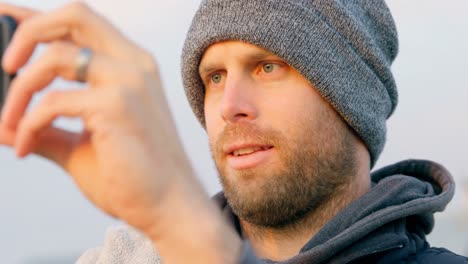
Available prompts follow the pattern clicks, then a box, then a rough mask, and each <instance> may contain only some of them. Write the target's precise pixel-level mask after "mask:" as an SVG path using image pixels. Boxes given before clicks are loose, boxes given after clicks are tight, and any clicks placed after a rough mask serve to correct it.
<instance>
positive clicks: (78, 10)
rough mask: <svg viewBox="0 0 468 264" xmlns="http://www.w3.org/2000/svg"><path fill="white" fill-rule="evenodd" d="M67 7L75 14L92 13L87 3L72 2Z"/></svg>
mask: <svg viewBox="0 0 468 264" xmlns="http://www.w3.org/2000/svg"><path fill="white" fill-rule="evenodd" d="M67 7H68V8H69V9H70V10H71V12H72V13H75V14H82V13H84V12H89V11H90V7H89V6H88V5H87V4H86V3H85V2H83V1H79V0H77V1H72V2H70V3H69V4H68V6H67Z"/></svg>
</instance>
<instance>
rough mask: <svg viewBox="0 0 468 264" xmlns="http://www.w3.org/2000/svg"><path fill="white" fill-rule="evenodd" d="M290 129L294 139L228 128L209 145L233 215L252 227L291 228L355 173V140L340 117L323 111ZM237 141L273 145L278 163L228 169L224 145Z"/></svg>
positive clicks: (269, 131)
mask: <svg viewBox="0 0 468 264" xmlns="http://www.w3.org/2000/svg"><path fill="white" fill-rule="evenodd" d="M306 119H307V118H306ZM314 121H315V122H314ZM291 128H294V130H295V131H296V134H289V133H288V135H285V134H284V133H281V132H280V131H278V130H274V129H272V128H261V127H259V126H257V125H254V124H252V123H238V124H228V125H226V127H225V129H224V131H223V132H222V133H221V134H220V136H219V137H218V139H217V140H216V142H211V141H210V148H211V151H212V155H213V158H214V160H215V164H216V168H217V170H218V172H219V177H220V181H221V184H222V186H223V189H224V195H225V197H226V199H227V201H228V203H229V205H230V206H231V208H232V210H233V212H234V213H235V214H236V215H237V216H238V217H239V218H240V219H242V220H244V221H246V222H248V223H250V224H253V225H256V226H259V227H268V228H282V227H285V226H290V225H293V224H295V223H297V222H299V221H300V220H301V219H303V218H305V216H307V215H308V214H309V213H310V212H312V211H314V210H315V209H317V208H319V207H320V206H321V205H323V204H325V203H327V202H328V201H331V200H332V199H334V198H335V197H337V196H338V194H339V192H340V190H342V189H343V188H342V187H344V186H346V185H347V184H348V183H349V182H350V179H352V177H351V176H352V175H354V174H355V172H356V157H355V146H356V143H355V141H354V140H355V139H354V138H353V137H354V135H353V132H352V131H351V130H350V128H349V127H347V125H346V124H345V123H344V121H343V120H341V118H340V117H339V116H337V114H335V113H330V112H327V111H321V113H320V116H319V117H318V118H317V119H314V120H307V121H305V122H301V123H298V124H295V125H293V126H291ZM238 138H242V139H244V140H247V141H248V142H255V143H259V144H264V145H271V146H274V151H275V152H276V153H275V154H278V159H276V160H277V161H276V162H274V163H273V162H272V163H269V164H268V165H265V164H262V166H257V167H254V168H250V169H244V170H237V171H233V170H229V169H228V167H227V164H226V158H225V157H226V156H225V153H223V146H224V145H225V144H227V143H229V142H233V141H234V140H235V139H238ZM213 143H214V144H213Z"/></svg>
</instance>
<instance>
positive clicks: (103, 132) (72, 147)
mask: <svg viewBox="0 0 468 264" xmlns="http://www.w3.org/2000/svg"><path fill="white" fill-rule="evenodd" d="M0 14H4V15H10V16H12V17H14V18H15V19H16V20H17V22H18V24H19V26H18V29H17V31H16V33H15V35H14V38H13V40H12V42H11V44H10V46H9V48H8V51H7V52H6V53H5V55H4V58H3V62H2V63H3V67H4V69H5V70H7V71H9V72H16V71H17V70H18V69H20V68H21V67H23V66H24V65H25V63H26V62H27V61H28V60H29V59H30V57H31V55H32V53H33V51H34V50H35V48H36V45H37V44H39V43H49V46H48V49H47V51H46V52H45V53H44V55H42V57H40V58H38V59H37V60H35V61H33V62H32V63H31V64H30V65H29V66H28V67H26V68H25V69H24V71H23V72H22V74H20V75H18V76H17V77H16V79H15V80H14V81H13V83H12V85H11V87H10V91H9V94H8V97H7V99H6V102H5V105H4V108H3V110H2V113H1V114H2V115H1V123H0V144H3V145H8V146H12V147H14V148H15V150H16V154H17V155H18V156H19V157H24V156H26V155H28V154H30V153H37V154H40V155H42V156H44V157H46V158H48V159H50V160H52V161H54V162H56V163H57V164H58V165H59V166H61V167H62V168H63V169H64V170H66V171H67V172H68V173H69V174H70V175H71V176H72V177H73V179H74V180H75V182H76V184H77V185H78V187H79V188H80V189H81V191H82V192H83V193H84V194H85V195H86V196H87V197H88V198H89V199H90V200H91V202H93V203H94V204H95V205H96V206H98V207H99V208H101V209H102V210H103V211H105V212H107V213H109V214H111V215H113V216H115V217H118V218H120V219H122V220H124V221H126V222H127V223H129V224H130V225H133V226H135V227H136V228H138V229H140V230H142V231H143V232H145V233H146V234H147V235H148V236H149V237H150V238H151V239H153V241H158V242H159V244H158V249H159V251H160V252H161V255H162V256H163V258H166V260H167V259H172V260H173V261H174V262H183V260H182V256H180V255H181V254H180V253H179V252H181V251H180V249H179V250H175V249H174V248H177V246H179V247H184V246H183V245H182V243H183V241H184V239H185V240H191V239H193V237H190V235H193V236H196V234H197V232H204V233H205V235H213V236H218V237H219V236H220V234H227V236H226V237H228V240H227V241H236V240H235V239H232V237H233V236H232V234H231V232H230V231H227V233H226V231H223V232H219V231H220V230H225V229H227V228H225V225H224V224H223V223H222V221H220V219H221V217H220V215H219V213H216V212H215V210H214V208H213V206H212V205H211V204H210V203H209V199H208V198H207V196H206V194H204V192H203V190H202V188H201V186H200V184H199V183H198V181H197V180H196V178H195V177H194V175H193V171H192V169H191V166H190V164H189V162H188V160H187V157H186V156H185V154H184V151H183V148H182V146H181V144H180V142H179V140H178V137H177V136H176V135H177V133H176V129H175V126H174V123H173V121H172V118H171V114H170V111H169V108H168V105H167V102H166V100H165V97H164V93H163V89H162V85H161V81H160V78H159V74H158V69H157V66H156V64H155V62H154V60H153V58H152V56H151V55H150V54H149V53H148V52H146V51H144V50H142V49H141V48H139V47H137V46H136V45H135V44H134V43H132V42H131V41H130V40H128V39H126V38H125V37H124V36H123V35H122V34H121V33H120V32H119V31H118V30H117V29H115V28H114V27H113V26H112V25H111V24H110V23H109V22H108V21H106V20H105V19H103V18H102V17H100V16H99V15H97V14H96V13H94V12H93V11H92V10H90V9H89V8H88V7H87V6H86V5H84V4H82V3H78V2H76V3H71V4H68V5H66V6H64V7H62V8H60V9H57V10H54V11H52V12H48V13H40V12H37V11H34V10H30V9H24V8H20V7H16V6H12V5H8V4H0ZM82 47H87V48H90V49H91V50H92V51H93V56H92V59H91V62H90V64H89V67H88V70H87V78H86V79H87V82H86V84H87V87H86V88H85V89H68V90H62V91H51V92H49V93H47V94H45V95H44V98H43V100H42V101H41V102H40V103H39V104H38V105H37V106H36V107H35V108H34V109H33V110H32V111H30V112H27V113H26V108H27V106H28V105H29V103H30V100H31V98H32V96H33V95H34V93H36V92H39V91H41V90H43V89H44V88H45V87H46V86H47V85H49V84H50V83H51V82H52V81H53V80H54V79H55V78H57V77H62V78H64V79H66V80H76V60H77V57H78V54H79V52H80V50H81V48H82ZM61 116H64V117H79V118H81V119H82V120H83V124H84V131H83V132H82V133H72V132H69V131H66V130H62V129H59V128H56V127H54V126H53V124H52V123H53V121H54V120H55V119H56V118H57V117H61ZM188 201H190V204H189V202H188ZM197 214H201V215H203V216H205V217H208V218H206V219H209V221H208V222H206V223H207V224H206V226H207V229H204V228H201V226H202V224H201V222H200V221H194V217H195V215H197ZM198 217H199V216H198ZM199 218H200V217H199ZM181 219H186V221H185V222H184V221H181ZM206 219H204V220H206ZM198 220H200V219H198ZM191 221H194V222H193V223H190V222H191ZM174 223H177V224H178V226H174ZM202 223H204V222H202ZM210 226H211V227H210ZM197 229H198V230H197ZM197 238H199V237H197ZM208 240H209V239H208ZM221 240H222V241H224V240H223V239H221ZM177 242H179V245H177V244H175V243H177ZM212 242H217V243H218V242H219V241H217V240H216V239H215V240H213V241H212ZM220 244H222V245H224V242H222V243H220ZM205 246H206V247H204V248H202V249H209V248H210V247H211V246H210V245H205ZM224 246H225V245H224ZM224 246H223V247H224ZM198 247H200V246H198ZM227 248H229V247H227ZM234 248H236V247H234ZM195 249H200V248H197V247H195ZM188 251H190V250H188ZM193 251H194V252H195V250H193ZM199 251H200V250H199ZM211 251H216V249H215V248H211ZM231 251H233V250H231ZM200 252H201V253H203V252H204V251H203V250H201V251H200ZM200 252H199V253H198V254H200ZM189 253H190V252H189ZM234 253H237V250H235V251H234ZM177 255H178V256H177ZM182 255H184V254H182ZM185 257H186V258H187V259H190V258H191V257H193V256H190V254H187V255H185ZM231 258H232V259H234V258H233V257H232V254H231ZM214 259H215V258H211V260H213V262H215V261H214ZM225 260H226V259H224V260H223V262H224V261H225ZM168 261H169V260H168ZM217 261H219V258H218V259H217ZM174 262H172V263H174ZM205 263H208V262H205Z"/></svg>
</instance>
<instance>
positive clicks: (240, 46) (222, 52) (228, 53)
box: [198, 40, 278, 73]
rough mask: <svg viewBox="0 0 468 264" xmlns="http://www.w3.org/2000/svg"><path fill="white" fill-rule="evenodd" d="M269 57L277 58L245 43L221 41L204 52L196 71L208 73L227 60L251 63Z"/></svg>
mask: <svg viewBox="0 0 468 264" xmlns="http://www.w3.org/2000/svg"><path fill="white" fill-rule="evenodd" d="M271 57H274V58H278V57H277V56H275V55H274V54H272V53H271V52H269V51H267V50H265V49H263V48H261V47H258V46H256V45H253V44H250V43H247V42H242V41H236V40H229V41H222V42H217V43H214V44H212V45H211V46H209V47H208V48H207V49H206V50H205V52H204V53H203V56H202V58H201V60H200V65H199V67H198V71H199V73H203V72H206V71H209V69H210V68H212V67H214V66H216V65H217V64H219V63H222V62H223V61H225V60H227V59H237V60H247V61H252V60H262V59H265V58H271Z"/></svg>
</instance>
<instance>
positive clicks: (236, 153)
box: [231, 146, 271, 157]
mask: <svg viewBox="0 0 468 264" xmlns="http://www.w3.org/2000/svg"><path fill="white" fill-rule="evenodd" d="M270 148H271V147H270V146H262V147H246V148H241V149H238V150H234V151H233V152H232V153H231V155H233V156H236V157H238V156H244V155H249V154H252V153H254V152H257V151H262V150H268V149H270Z"/></svg>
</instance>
